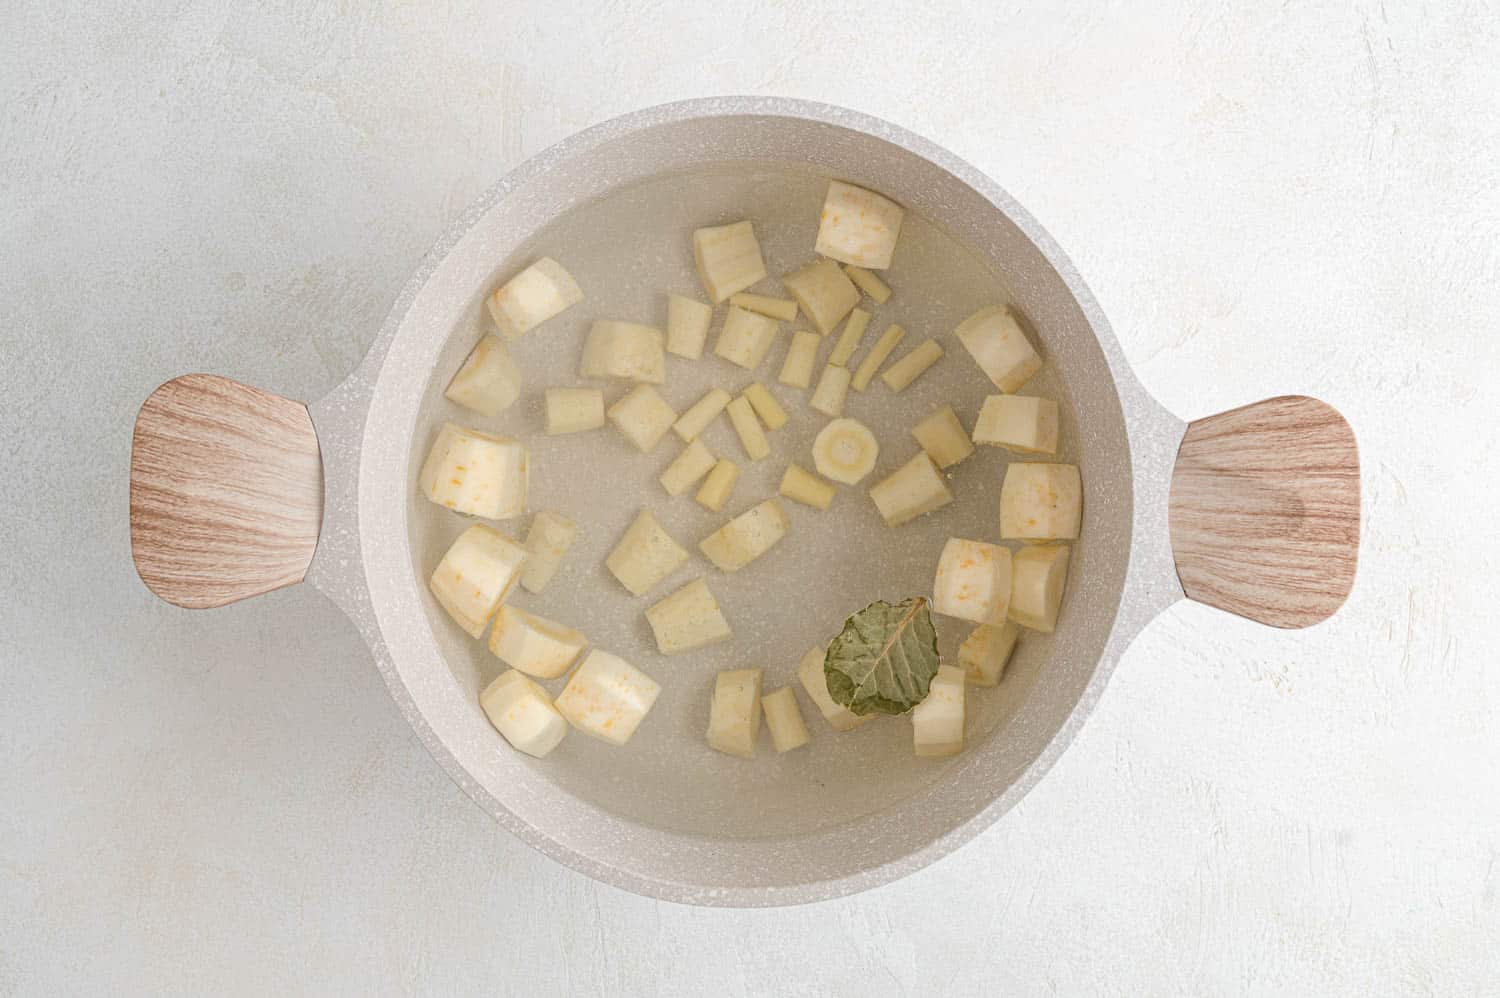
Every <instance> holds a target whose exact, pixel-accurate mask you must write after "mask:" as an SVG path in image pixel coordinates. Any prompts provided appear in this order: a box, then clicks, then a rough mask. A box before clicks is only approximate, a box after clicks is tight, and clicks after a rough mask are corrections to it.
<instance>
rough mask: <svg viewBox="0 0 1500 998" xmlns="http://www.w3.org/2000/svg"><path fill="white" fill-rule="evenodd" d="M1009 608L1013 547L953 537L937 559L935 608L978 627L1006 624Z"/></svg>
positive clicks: (933, 604) (933, 594)
mask: <svg viewBox="0 0 1500 998" xmlns="http://www.w3.org/2000/svg"><path fill="white" fill-rule="evenodd" d="M1009 606H1010V548H1007V547H1001V546H1000V545H998V544H986V543H984V542H983V541H969V540H964V539H963V538H961V537H950V538H949V539H948V543H947V544H945V545H943V553H942V556H941V557H940V558H938V567H937V576H936V577H935V578H934V579H933V582H932V608H933V609H934V610H936V611H937V612H938V613H945V614H947V615H948V616H950V617H958V618H959V619H961V620H968V621H971V622H973V623H975V624H1003V623H1005V611H1006V609H1007V608H1008V607H1009Z"/></svg>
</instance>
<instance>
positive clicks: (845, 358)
mask: <svg viewBox="0 0 1500 998" xmlns="http://www.w3.org/2000/svg"><path fill="white" fill-rule="evenodd" d="M869 326H870V313H869V312H866V311H865V310H864V309H862V308H857V309H855V310H854V311H852V312H850V313H849V318H848V320H847V321H846V322H845V323H844V331H843V332H842V333H839V341H838V342H837V343H835V344H834V346H833V353H831V354H829V355H828V363H830V364H832V365H833V366H834V367H846V366H848V364H849V358H850V357H853V356H854V351H855V349H857V348H858V347H859V341H860V340H861V339H863V338H864V335H865V330H866V329H868V328H869Z"/></svg>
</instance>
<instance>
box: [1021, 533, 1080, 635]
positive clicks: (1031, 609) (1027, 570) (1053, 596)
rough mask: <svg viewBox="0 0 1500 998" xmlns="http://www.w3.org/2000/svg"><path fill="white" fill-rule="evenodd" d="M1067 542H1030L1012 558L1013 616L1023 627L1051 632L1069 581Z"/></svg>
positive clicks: (1055, 625) (1046, 632)
mask: <svg viewBox="0 0 1500 998" xmlns="http://www.w3.org/2000/svg"><path fill="white" fill-rule="evenodd" d="M1072 552H1073V549H1072V548H1071V547H1069V546H1068V545H1066V544H1028V545H1027V546H1026V547H1023V548H1022V549H1021V550H1019V551H1017V552H1016V554H1015V557H1014V558H1012V559H1011V582H1010V619H1011V620H1014V621H1015V622H1016V623H1018V624H1020V625H1021V626H1022V627H1029V628H1031V629H1032V630H1033V631H1041V632H1043V633H1045V634H1051V633H1052V631H1053V629H1054V628H1056V627H1057V612H1058V610H1059V608H1061V606H1062V598H1063V590H1064V589H1066V588H1067V585H1068V559H1069V557H1070V556H1071V555H1072Z"/></svg>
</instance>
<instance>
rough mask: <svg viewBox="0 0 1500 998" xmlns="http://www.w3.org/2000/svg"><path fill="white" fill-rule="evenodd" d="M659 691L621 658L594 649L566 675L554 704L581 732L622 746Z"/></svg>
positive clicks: (654, 681)
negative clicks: (566, 682) (565, 680)
mask: <svg viewBox="0 0 1500 998" xmlns="http://www.w3.org/2000/svg"><path fill="white" fill-rule="evenodd" d="M660 693H661V685H660V684H658V683H657V682H656V680H654V679H652V678H651V677H650V676H648V675H646V674H645V673H644V672H642V671H641V670H640V669H637V668H636V667H635V666H633V665H631V664H630V663H629V662H627V661H625V660H624V659H623V658H620V657H619V656H617V655H611V654H610V653H609V652H607V651H600V650H599V649H597V648H595V649H594V650H593V651H591V652H589V653H588V656H587V657H586V658H584V660H583V664H582V665H580V666H579V667H578V668H576V669H574V670H573V675H571V676H569V677H568V685H567V686H565V687H563V691H562V692H561V693H559V694H558V695H557V701H556V703H555V704H554V706H556V707H557V712H558V713H559V714H561V715H562V716H563V717H565V718H567V719H568V723H569V724H571V725H573V727H575V728H577V729H578V730H579V731H582V732H583V733H584V734H586V735H593V736H594V737H595V738H598V739H600V740H601V741H606V742H609V743H610V744H611V745H624V744H625V743H626V742H628V741H630V736H631V735H633V734H635V730H636V728H638V727H640V724H641V720H642V719H643V718H645V716H646V713H647V712H648V711H650V710H651V706H652V705H653V704H655V703H656V698H657V696H658V695H659V694H660Z"/></svg>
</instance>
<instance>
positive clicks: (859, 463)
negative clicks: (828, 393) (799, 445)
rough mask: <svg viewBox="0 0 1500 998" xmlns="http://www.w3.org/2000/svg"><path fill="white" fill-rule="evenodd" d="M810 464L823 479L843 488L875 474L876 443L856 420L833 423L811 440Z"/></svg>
mask: <svg viewBox="0 0 1500 998" xmlns="http://www.w3.org/2000/svg"><path fill="white" fill-rule="evenodd" d="M812 450H813V464H814V465H816V466H817V469H818V473H819V474H820V475H822V476H823V477H824V478H831V479H833V480H834V481H835V482H841V483H843V484H844V485H855V484H858V482H859V480H860V479H862V478H864V477H865V476H866V475H868V474H869V473H870V472H872V471H874V470H875V462H876V460H877V459H878V458H879V457H880V443H879V442H878V441H877V440H876V439H875V434H873V433H871V432H870V428H869V427H868V426H866V425H865V424H864V423H861V422H860V421H859V420H857V419H835V420H833V421H832V422H830V423H829V424H828V425H827V426H825V427H823V428H822V429H821V430H819V431H818V435H817V437H816V438H815V439H814V440H813V449H812Z"/></svg>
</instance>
